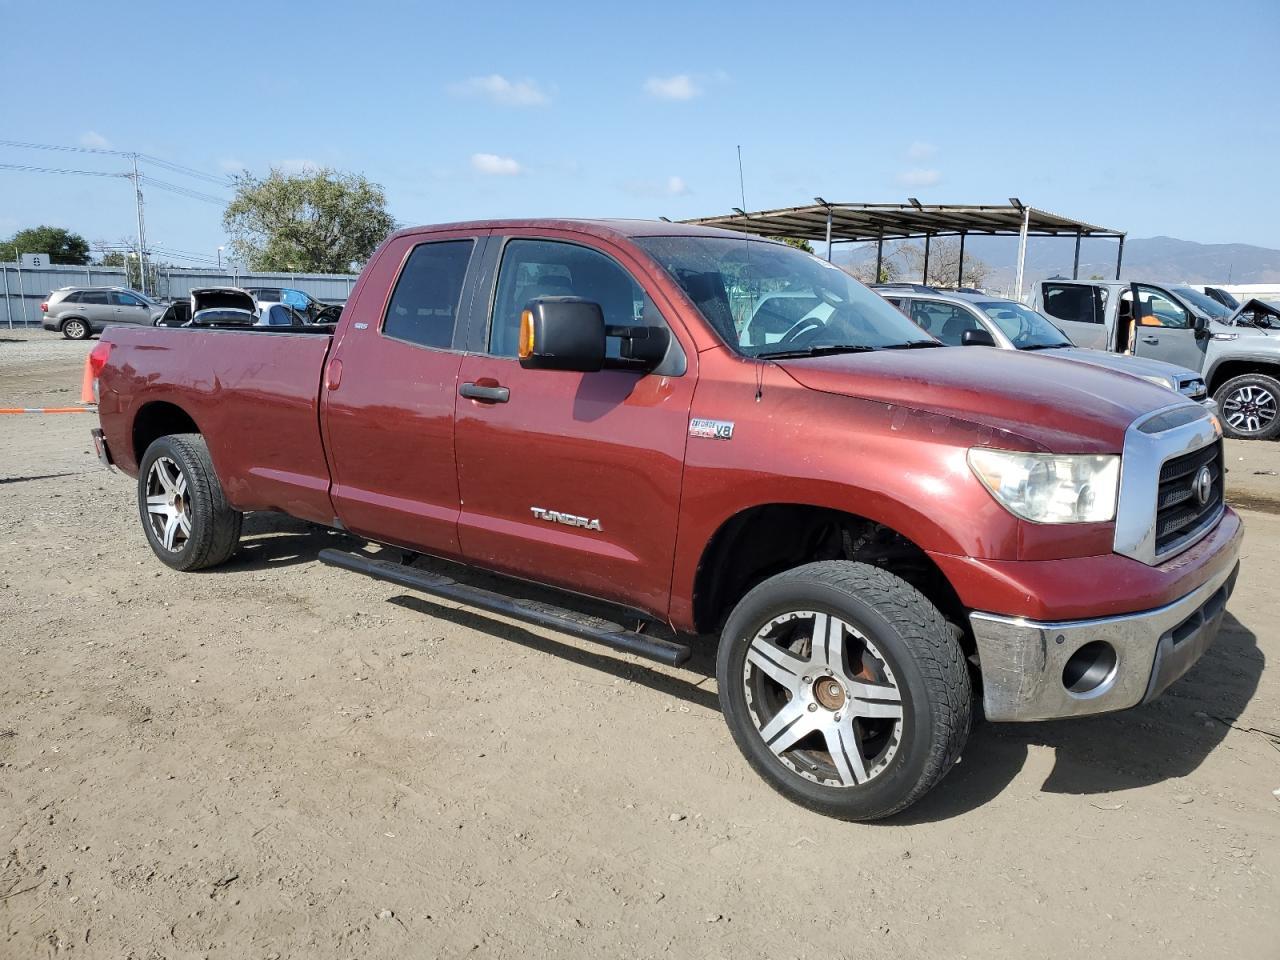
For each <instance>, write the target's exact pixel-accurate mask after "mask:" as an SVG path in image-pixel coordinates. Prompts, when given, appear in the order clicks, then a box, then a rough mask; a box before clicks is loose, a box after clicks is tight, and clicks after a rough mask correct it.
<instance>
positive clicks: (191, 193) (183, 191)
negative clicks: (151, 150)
mask: <svg viewBox="0 0 1280 960" xmlns="http://www.w3.org/2000/svg"><path fill="white" fill-rule="evenodd" d="M139 179H141V180H142V182H143V183H147V184H150V185H151V186H153V187H159V188H160V189H161V190H168V191H169V192H170V193H176V194H178V195H179V196H183V197H190V198H191V199H192V200H203V201H205V202H206V203H216V204H217V205H218V206H220V207H221V206H226V203H227V201H226V198H225V197H215V196H214V195H213V194H211V193H201V192H200V191H199V190H192V189H191V188H190V187H184V186H182V185H181V184H177V183H169V182H168V181H165V180H157V179H156V178H155V177H149V176H147V175H146V174H143V175H142V176H141V177H140V178H139Z"/></svg>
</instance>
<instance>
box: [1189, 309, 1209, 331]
mask: <svg viewBox="0 0 1280 960" xmlns="http://www.w3.org/2000/svg"><path fill="white" fill-rule="evenodd" d="M1192 326H1193V327H1194V328H1195V331H1196V336H1197V337H1203V336H1204V335H1205V334H1207V333H1208V332H1209V318H1208V317H1206V316H1204V315H1203V314H1199V313H1198V314H1196V318H1195V320H1194V321H1192Z"/></svg>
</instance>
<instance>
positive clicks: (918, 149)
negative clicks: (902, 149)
mask: <svg viewBox="0 0 1280 960" xmlns="http://www.w3.org/2000/svg"><path fill="white" fill-rule="evenodd" d="M937 152H938V148H937V147H936V146H934V145H933V144H932V143H926V142H925V141H923V140H916V141H914V142H913V143H912V144H911V146H909V147H907V159H908V160H928V159H929V158H930V157H932V156H933V155H934V154H935V153H937Z"/></svg>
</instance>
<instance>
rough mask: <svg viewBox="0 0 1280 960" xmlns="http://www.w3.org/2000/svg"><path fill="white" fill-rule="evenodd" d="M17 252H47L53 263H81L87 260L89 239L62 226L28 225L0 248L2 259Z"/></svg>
mask: <svg viewBox="0 0 1280 960" xmlns="http://www.w3.org/2000/svg"><path fill="white" fill-rule="evenodd" d="M14 248H16V249H17V252H18V253H47V254H48V255H49V259H50V261H52V262H53V263H70V264H76V265H83V264H86V263H88V262H89V241H88V240H86V239H85V238H84V237H82V236H80V234H78V233H72V232H71V231H70V230H63V229H62V227H49V226H43V227H28V228H27V229H26V230H19V231H18V232H17V233H15V234H14V235H13V236H12V237H10V238H9V239H8V240H5V241H4V243H3V245H2V247H0V249H2V250H3V254H2V255H3V257H4V259H6V260H7V259H9V257H12V256H14V255H15V254H14Z"/></svg>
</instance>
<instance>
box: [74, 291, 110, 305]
mask: <svg viewBox="0 0 1280 960" xmlns="http://www.w3.org/2000/svg"><path fill="white" fill-rule="evenodd" d="M80 302H81V303H100V304H102V305H103V306H106V304H107V302H108V301H107V292H106V291H105V290H86V291H84V292H83V293H82V294H80Z"/></svg>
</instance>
